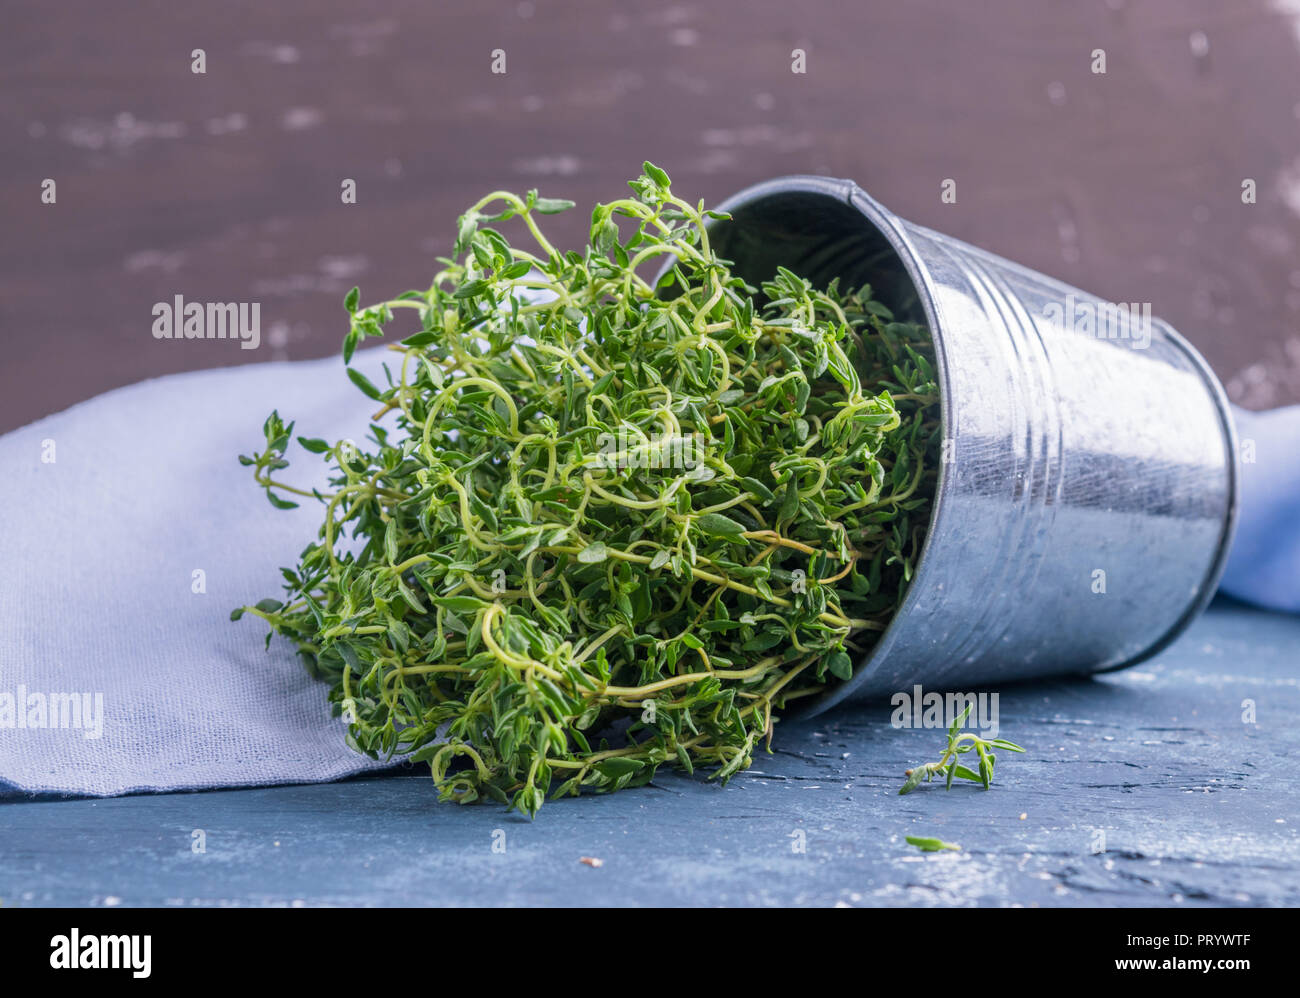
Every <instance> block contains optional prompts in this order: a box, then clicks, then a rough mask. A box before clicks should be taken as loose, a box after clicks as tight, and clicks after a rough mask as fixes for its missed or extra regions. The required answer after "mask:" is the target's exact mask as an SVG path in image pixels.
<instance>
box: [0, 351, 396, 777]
mask: <svg viewBox="0 0 1300 998" xmlns="http://www.w3.org/2000/svg"><path fill="white" fill-rule="evenodd" d="M386 356H392V355H391V354H389V353H388V351H386V350H382V349H378V350H369V351H363V352H361V353H358V354H357V356H356V358H355V359H354V364H355V366H357V367H359V368H361V369H362V370H363V371H365V372H366V373H367V374H368V375H370V377H371V379H372V380H374V381H375V382H376V383H377V384H384V383H385V382H384V381H383V372H382V369H381V367H380V362H382V361H383V360H384V359H385V357H386ZM275 408H278V409H279V411H280V413H281V415H282V416H284V417H285V419H286V420H287V419H296V420H297V421H298V426H297V429H296V431H295V433H296V434H302V435H303V436H312V437H326V438H329V439H331V440H337V439H341V438H345V437H347V438H352V439H356V440H361V439H362V438H363V437H364V435H365V432H366V426H367V416H368V415H369V413H370V412H371V411H373V410H374V409H375V408H376V406H375V403H373V402H371V401H370V400H368V399H367V398H365V397H364V396H363V395H362V394H361V393H360V392H359V391H357V389H356V388H355V387H354V386H353V385H352V383H351V382H350V381H348V379H347V377H346V376H345V374H344V369H343V364H342V361H341V360H340V358H339V357H338V356H335V357H333V358H329V359H326V360H321V361H308V362H299V363H268V364H256V365H246V366H242V367H231V368H224V369H219V370H211V371H201V372H196V373H192V374H180V375H173V376H170V377H165V378H159V379H157V380H153V381H147V382H144V383H142V384H137V385H131V386H130V387H127V388H122V389H119V390H117V391H113V392H109V393H108V394H106V395H102V396H100V397H98V398H94V399H91V400H90V401H88V402H84V403H82V404H81V405H77V406H75V407H73V408H72V409H69V410H67V411H66V412H62V413H59V414H58V415H55V416H50V417H49V418H47V419H42V420H40V421H39V422H37V423H33V424H32V425H30V426H26V427H24V428H22V429H20V430H15V431H14V432H12V433H9V434H6V435H5V436H3V437H0V471H2V472H3V474H0V508H3V509H5V510H6V511H7V516H6V520H7V524H6V526H5V527H4V528H3V529H2V530H0V790H8V791H14V790H21V791H33V792H40V791H45V792H66V793H75V794H90V795H109V794H121V793H127V792H129V791H140V790H184V789H194V788H199V787H231V786H251V785H264V784H273V783H309V782H316V781H323V780H331V779H335V778H338V777H341V776H345V775H348V774H351V773H357V772H360V771H362V770H366V769H372V768H375V767H377V766H378V765H380V764H379V763H375V762H372V761H371V760H369V759H367V758H366V757H365V756H362V755H359V754H357V753H356V752H354V751H352V750H351V749H349V748H348V747H347V746H346V745H345V744H344V740H343V738H344V733H345V732H344V722H343V721H342V720H341V719H338V718H334V717H332V716H331V715H330V711H329V706H328V703H327V701H326V687H325V686H324V685H323V684H321V683H319V682H316V681H314V680H312V679H311V678H310V677H309V676H308V675H307V673H306V671H305V670H304V669H303V667H302V666H301V664H300V663H299V662H298V661H297V659H296V658H295V656H294V654H293V652H292V649H291V647H290V646H289V645H288V643H287V642H285V641H283V640H281V639H279V638H276V639H274V640H272V642H271V647H270V650H269V651H268V650H267V649H266V648H265V647H264V641H265V635H266V626H265V624H264V623H263V622H262V621H261V620H259V619H257V618H255V617H252V616H251V615H250V616H246V617H245V618H244V619H243V620H241V621H238V622H232V621H231V620H230V611H231V610H232V609H233V608H234V607H236V606H242V605H244V604H246V603H255V602H257V601H258V600H259V599H263V598H265V597H268V596H270V597H280V596H281V595H282V591H281V588H280V586H281V582H282V580H281V577H280V571H279V568H280V566H281V565H293V564H295V560H296V556H297V554H298V553H299V552H300V551H301V550H302V549H303V547H304V546H306V544H307V543H308V542H309V541H310V540H311V539H312V537H314V536H315V531H316V529H317V527H318V526H319V525H320V522H321V519H322V512H321V509H320V506H319V504H317V503H315V502H312V501H310V500H307V501H305V502H304V503H303V504H302V505H301V506H300V507H299V508H298V509H295V510H276V509H273V508H272V507H271V505H270V504H269V503H268V502H267V500H266V497H265V495H264V494H263V493H262V491H261V490H260V489H259V488H258V487H257V486H256V485H255V484H254V482H253V479H252V475H251V473H250V470H249V469H248V468H244V467H242V466H241V465H240V464H239V463H238V460H237V456H238V455H239V454H251V453H252V452H253V451H254V450H255V449H261V447H262V446H263V438H262V421H263V420H264V419H265V418H266V416H267V414H268V413H269V412H270V411H271V410H272V409H275ZM290 457H291V459H292V460H293V462H294V463H293V466H291V467H290V468H289V469H288V470H287V471H285V472H283V473H282V474H283V475H286V476H289V477H290V478H292V479H293V480H294V481H295V483H296V482H307V483H308V484H309V485H317V486H324V484H325V480H326V468H325V464H324V461H323V460H322V459H321V458H319V457H316V456H314V455H309V454H307V452H306V451H304V450H302V449H301V448H300V447H298V446H297V444H296V443H295V444H294V445H293V446H292V448H291V449H290ZM198 572H201V573H202V575H201V576H199V575H196V573H198ZM200 583H201V584H200ZM196 589H201V590H205V591H200V592H196V591H195V590H196Z"/></svg>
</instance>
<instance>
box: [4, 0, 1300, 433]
mask: <svg viewBox="0 0 1300 998" xmlns="http://www.w3.org/2000/svg"><path fill="white" fill-rule="evenodd" d="M2 20H3V25H2V26H0V135H2V138H0V215H2V219H3V227H2V229H0V232H2V235H0V430H5V429H11V428H13V427H15V426H19V425H22V424H23V423H26V422H28V421H30V420H32V419H35V418H37V417H39V416H42V415H45V414H47V413H50V412H54V411H57V410H59V409H62V408H64V407H66V406H68V405H70V404H72V403H74V402H77V401H79V400H81V399H85V398H88V397H89V396H91V395H94V394H97V393H99V392H102V391H105V390H107V389H110V388H113V387H116V386H118V385H123V384H127V383H130V382H133V381H137V380H140V379H142V378H146V377H151V376H154V375H159V374H164V373H168V372H173V371H181V370H189V369H193V368H200V367H209V366H216V365H226V364H234V363H247V362H258V361H264V360H270V359H285V358H307V357H316V356H322V355H325V354H329V353H332V352H334V351H335V350H337V348H338V345H339V342H340V339H341V337H342V334H343V332H344V324H343V321H342V319H343V312H342V309H341V305H340V302H341V299H342V297H343V295H344V293H345V292H346V291H347V289H348V288H350V287H351V286H352V285H353V284H360V285H361V288H362V297H363V300H369V299H376V298H379V297H381V296H388V295H389V294H391V293H393V292H396V291H400V290H404V289H406V288H408V287H422V286H426V285H427V284H428V281H429V277H430V275H431V273H432V271H433V269H434V257H435V256H436V255H439V254H442V253H445V252H446V251H447V250H448V248H449V245H450V241H451V238H452V234H453V226H454V220H455V216H456V215H457V214H458V213H459V212H460V211H461V210H462V209H463V208H464V207H465V206H466V205H467V204H469V203H470V202H471V201H472V200H474V199H475V198H476V197H477V196H478V195H480V194H482V193H485V192H487V191H488V190H492V189H495V188H498V187H506V188H512V189H517V190H523V189H526V188H528V187H533V186H536V187H539V188H541V189H542V192H543V193H544V194H548V195H553V196H562V197H569V198H572V199H574V200H576V201H577V202H579V205H580V206H582V209H583V210H581V211H579V212H575V213H574V214H573V217H568V218H566V217H564V216H561V217H560V218H558V219H555V220H554V221H553V225H552V228H553V230H554V231H555V233H556V236H557V239H558V241H560V242H561V243H563V244H566V245H570V246H571V245H573V244H574V243H575V241H576V240H578V239H579V238H580V237H581V235H582V232H583V230H584V222H585V219H586V215H587V211H586V209H589V207H590V204H591V203H592V202H593V201H595V200H598V199H609V198H610V197H613V196H616V195H618V194H620V193H621V192H622V191H623V190H624V189H625V188H624V186H623V185H624V182H625V181H626V180H627V179H628V178H630V177H632V176H633V175H635V173H636V172H637V170H638V167H639V164H640V162H641V160H642V159H646V158H649V159H652V160H654V161H655V162H657V163H658V164H659V165H661V166H663V167H664V168H665V169H667V170H668V171H669V173H671V174H672V176H673V180H674V187H675V189H677V190H678V191H679V192H680V193H685V194H688V195H692V196H699V197H704V198H706V199H708V200H711V201H716V200H718V199H720V198H722V197H724V196H725V195H727V194H729V193H731V192H732V191H734V190H736V189H738V188H740V187H743V186H745V185H747V184H750V183H752V182H754V181H757V180H760V179H763V178H767V177H771V176H775V175H779V174H784V173H799V172H811V173H824V174H832V175H836V176H847V177H852V178H854V179H855V180H857V181H858V182H859V183H860V184H862V185H863V186H864V187H866V188H867V189H868V190H869V191H870V192H871V193H872V194H874V195H875V196H876V197H877V198H878V199H880V200H881V201H882V202H884V203H885V204H886V205H887V206H889V207H890V208H892V209H894V210H895V211H897V212H898V213H899V214H901V215H903V216H905V217H907V218H910V219H912V220H914V221H917V222H921V223H923V224H926V225H929V226H931V227H933V228H937V229H941V230H943V231H945V232H949V233H951V234H953V235H956V236H959V237H961V238H963V239H966V240H968V241H970V242H974V243H977V244H979V245H981V246H985V247H987V248H989V249H991V250H993V251H995V252H998V253H1001V254H1003V255H1005V256H1008V257H1011V258H1013V259H1016V260H1018V261H1020V262H1023V263H1025V264H1028V265H1029V266H1031V267H1034V268H1036V269H1038V270H1041V271H1044V272H1046V273H1049V274H1051V275H1053V276H1056V277H1059V278H1061V279H1064V280H1066V281H1069V282H1070V283H1073V284H1076V285H1079V286H1081V287H1083V288H1086V289H1088V290H1089V291H1092V292H1094V293H1096V294H1099V295H1101V296H1103V297H1105V298H1108V299H1110V300H1116V301H1150V302H1152V303H1153V308H1154V310H1155V312H1156V313H1157V314H1159V315H1162V316H1164V317H1165V318H1167V319H1169V320H1170V321H1171V322H1173V324H1174V325H1175V326H1176V327H1178V329H1179V330H1180V331H1182V332H1183V333H1184V334H1185V335H1186V336H1188V337H1189V338H1190V339H1191V340H1192V341H1193V342H1194V343H1195V344H1196V345H1197V346H1198V347H1199V348H1200V349H1201V350H1202V351H1203V352H1204V353H1205V354H1206V355H1207V357H1208V358H1209V360H1210V362H1211V363H1212V364H1213V366H1214V367H1215V369H1216V370H1217V371H1218V373H1219V374H1220V376H1221V377H1223V378H1224V380H1225V381H1226V382H1227V383H1228V386H1229V391H1230V394H1231V395H1232V396H1233V398H1234V400H1236V401H1239V402H1242V403H1244V404H1246V405H1248V406H1251V407H1256V408H1258V407H1264V406H1270V405H1277V404H1282V403H1285V402H1295V401H1300V330H1298V322H1297V320H1298V318H1300V254H1298V252H1297V245H1298V243H1300V0H1232V2H1227V0H1181V2H1180V0H1068V2H1067V0H981V2H978V3H973V2H966V0H957V2H936V0H927V2H918V0H911V2H908V3H897V2H892V0H891V2H874V0H872V2H856V3H850V2H845V0H838V2H836V0H816V2H813V0H803V2H799V3H788V2H784V0H755V2H748V3H744V4H740V3H719V2H714V3H709V4H704V3H674V4H666V3H656V2H643V3H618V4H614V3H608V2H607V3H594V2H577V3H564V4H560V3H546V2H540V0H539V2H536V3H532V2H524V3H517V2H510V3H500V2H480V3H470V2H460V3H451V2H438V3H434V2H415V0H408V2H396V3H379V2H367V3H360V2H343V0H328V2H313V3H305V2H303V3H269V2H248V0H237V2H231V0H224V2H222V3H204V4H199V3H190V2H186V3H181V2H171V3H161V2H159V3H116V2H109V0H74V2H63V3H56V2H42V3H26V2H22V3H14V2H10V3H7V4H6V5H5V10H4V17H3V19H2ZM195 48H202V49H204V50H205V51H206V54H207V73H206V74H205V75H195V74H193V73H192V72H191V71H190V62H191V55H190V53H191V50H193V49H195ZM795 48H802V49H805V50H806V52H807V72H806V74H803V75H796V74H794V73H792V72H791V52H792V50H793V49H795ZM494 49H504V50H505V52H506V58H507V72H506V73H505V74H504V75H494V74H493V73H492V72H491V58H492V55H491V53H492V51H493V50H494ZM1094 49H1104V50H1105V53H1106V69H1107V72H1106V73H1105V75H1097V74H1093V73H1092V72H1091V71H1090V65H1091V63H1092V52H1093V50H1094ZM45 178H52V179H54V180H56V182H57V192H58V201H57V204H55V205H42V204H41V203H40V188H41V182H42V180H43V179H45ZM344 178H353V179H355V180H356V181H357V184H358V188H359V203H358V204H356V205H349V206H345V205H343V204H341V202H340V197H339V194H340V183H341V181H342V180H343V179H344ZM945 178H953V179H955V180H956V182H957V194H958V201H957V204H955V205H945V204H942V203H941V202H940V197H939V194H940V184H941V182H942V181H943V180H944V179H945ZM1246 178H1251V179H1253V180H1255V181H1256V183H1257V185H1258V203H1256V204H1254V205H1245V204H1243V203H1242V200H1241V184H1242V181H1243V180H1244V179H1246ZM176 294H182V295H184V296H185V297H186V298H187V299H189V300H196V301H209V300H211V301H260V302H261V303H262V338H263V345H262V348H261V349H259V350H256V351H241V350H240V349H239V348H238V344H237V343H234V342H218V341H211V342H196V341H181V342H166V341H156V340H154V339H153V338H152V336H151V334H150V324H151V321H152V316H151V308H152V305H153V303H154V302H157V301H170V300H171V299H172V297H173V296H174V295H176Z"/></svg>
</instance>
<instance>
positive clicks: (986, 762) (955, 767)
mask: <svg viewBox="0 0 1300 998" xmlns="http://www.w3.org/2000/svg"><path fill="white" fill-rule="evenodd" d="M970 712H971V705H969V704H968V705H967V707H966V709H965V710H964V711H962V712H961V716H959V717H957V718H954V719H953V722H952V724H951V725H949V726H948V746H947V747H946V748H945V749H944V750H943V755H941V756H940V757H939V761H938V762H927V763H925V764H923V765H920V766H917V767H915V768H914V769H909V770H907V771H906V772H905V773H904V775H905V776H906V777H907V780H906V782H905V783H904V784H903V785H902V787H900V788H899V791H898V792H899V794H910V793H911V792H912V791H913V790H915V789H916V788H917V787H919V786H920V785H921V783H922V781H924V782H926V783H928V782H929V781H930V780H932V779H934V778H935V777H936V776H940V775H942V776H943V777H944V789H946V790H951V789H952V781H953V780H954V779H957V778H960V779H963V780H971V781H973V782H975V783H979V784H982V785H983V787H984V789H985V790H987V789H988V788H989V784H990V783H992V781H993V765H994V763H996V762H997V755H996V754H995V753H994V751H993V750H994V749H1005V750H1006V751H1008V752H1023V751H1024V749H1022V748H1021V747H1020V746H1019V745H1017V744H1016V743H1015V742H1009V741H1007V740H1006V739H1005V738H990V739H984V738H981V737H980V736H979V735H977V734H974V733H973V732H970V731H967V732H964V733H959V732H961V728H962V725H964V724H965V723H966V719H967V718H968V717H969V716H970ZM969 752H974V753H976V754H977V755H978V756H979V768H978V771H975V770H972V769H970V768H969V767H968V766H963V765H962V764H961V763H960V762H958V761H957V760H958V757H960V756H963V755H966V754H967V753H969Z"/></svg>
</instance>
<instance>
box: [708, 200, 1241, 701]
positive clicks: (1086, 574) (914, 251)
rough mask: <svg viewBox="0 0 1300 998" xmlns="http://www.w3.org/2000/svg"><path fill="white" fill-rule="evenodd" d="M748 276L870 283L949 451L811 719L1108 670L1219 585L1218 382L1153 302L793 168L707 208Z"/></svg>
mask: <svg viewBox="0 0 1300 998" xmlns="http://www.w3.org/2000/svg"><path fill="white" fill-rule="evenodd" d="M718 207H719V209H720V210H722V211H727V212H730V213H731V216H732V217H731V219H729V220H719V221H717V222H716V223H714V225H713V226H712V227H711V229H710V237H711V240H712V242H713V245H714V247H715V248H716V249H717V251H718V253H719V254H720V255H721V256H723V257H725V258H728V259H730V260H732V261H734V264H735V266H734V268H733V269H734V272H735V273H737V274H738V275H740V276H741V277H743V278H744V279H745V280H746V281H748V282H749V283H750V284H752V285H755V286H758V285H759V284H760V283H761V282H762V281H764V280H767V279H769V278H770V277H772V276H773V275H774V274H775V272H776V268H777V267H778V266H784V267H788V268H789V269H790V270H793V271H794V272H795V273H797V274H799V275H800V276H802V277H805V278H807V279H809V280H811V281H813V283H814V284H819V285H825V284H826V283H827V282H828V281H830V280H831V279H832V278H836V277H838V278H840V281H841V286H843V287H854V286H857V285H860V284H863V283H869V284H871V285H872V287H873V289H874V294H875V297H876V298H878V299H879V300H881V301H883V302H884V303H885V304H886V305H888V306H889V307H890V308H891V309H893V310H894V312H895V313H896V314H897V315H899V316H900V317H902V318H906V319H908V320H909V321H917V322H924V323H925V324H926V325H927V326H928V327H929V329H930V331H931V334H932V336H933V338H934V348H935V356H936V368H937V378H938V383H939V391H940V404H941V408H942V421H943V433H944V460H943V463H942V465H941V467H940V468H939V476H938V484H937V486H936V489H935V496H934V505H933V509H932V512H931V521H930V529H929V533H928V536H927V539H926V542H925V547H924V550H923V553H922V555H921V558H920V561H919V564H918V566H917V571H916V575H915V577H914V578H913V580H912V583H911V585H910V587H909V589H908V591H907V595H906V598H905V600H904V601H903V603H902V605H901V607H900V608H899V610H898V612H897V614H896V615H895V617H894V619H893V621H892V622H891V624H890V625H889V627H888V628H887V629H886V630H885V632H884V633H883V635H882V636H881V638H880V640H879V642H878V643H877V644H876V645H875V647H874V648H873V649H872V650H871V652H870V653H869V655H868V657H867V659H866V661H865V662H863V663H861V664H859V666H858V668H857V669H856V670H855V672H854V674H853V678H852V679H851V680H849V681H848V682H846V683H843V684H841V685H839V686H838V687H836V688H835V689H833V690H832V691H830V692H828V693H827V694H826V695H824V696H823V697H820V698H819V699H818V700H816V701H815V702H813V703H811V704H809V705H808V707H807V708H805V710H806V711H809V712H812V713H817V712H820V711H822V710H825V709H826V708H828V707H830V706H832V705H833V704H835V703H838V702H839V701H841V700H843V699H845V698H847V697H858V696H876V695H881V694H885V693H890V692H893V691H897V690H903V689H909V688H911V687H912V686H913V685H914V684H918V683H919V684H924V685H925V686H926V687H930V688H933V689H949V690H953V689H972V688H979V687H987V686H991V685H997V684H999V683H1003V682H1009V681H1015V680H1023V679H1030V678H1035V677H1041V676H1051V675H1060V674H1068V673H1076V674H1077V673H1092V672H1099V671H1103V670H1108V669H1119V668H1123V667H1125V666H1128V665H1132V664H1134V663H1135V662H1139V661H1141V660H1143V659H1145V658H1147V657H1149V656H1151V655H1154V654H1155V653H1156V652H1158V651H1160V650H1161V649H1162V648H1164V647H1165V646H1166V645H1168V644H1169V643H1170V642H1171V641H1173V640H1174V639H1175V638H1176V637H1177V636H1178V635H1179V634H1180V633H1181V632H1182V631H1183V630H1184V628H1186V627H1187V625H1188V624H1189V623H1190V622H1191V621H1192V620H1193V619H1194V618H1195V617H1196V616H1197V614H1199V613H1200V612H1201V610H1202V609H1203V608H1204V607H1205V604H1206V603H1207V602H1208V601H1209V599H1210V597H1211V596H1212V595H1213V593H1214V590H1215V587H1216V585H1217V583H1218V578H1219V575H1220V573H1221V572H1222V570H1223V566H1224V562H1225V560H1226V557H1227V553H1228V549H1229V546H1230V544H1231V540H1232V531H1233V526H1234V522H1235V518H1236V507H1237V476H1236V465H1235V455H1236V451H1237V449H1236V439H1235V436H1234V431H1233V428H1232V421H1231V418H1230V415H1229V410H1228V403H1227V398H1226V396H1225V395H1224V392H1223V388H1222V386H1221V385H1220V384H1219V382H1218V380H1217V379H1216V378H1215V376H1214V374H1213V373H1212V372H1211V371H1210V369H1209V367H1208V366H1207V365H1206V363H1205V361H1204V360H1203V359H1202V358H1201V356H1200V354H1198V353H1197V352H1196V350H1195V349H1193V348H1192V346H1191V345H1190V344H1188V343H1187V341H1186V340H1184V339H1183V338H1182V337H1181V336H1180V335H1179V334H1178V333H1177V332H1176V331H1175V330H1174V329H1173V328H1172V327H1171V326H1170V325H1169V324H1168V323H1166V322H1164V321H1163V320H1161V319H1157V318H1152V317H1151V316H1150V312H1149V308H1147V309H1142V308H1140V307H1139V308H1134V307H1120V306H1117V305H1116V304H1113V303H1108V302H1104V301H1102V300H1101V299H1098V298H1096V297H1095V296H1093V295H1089V294H1087V293H1086V292H1083V291H1080V290H1078V289H1076V288H1072V287H1070V286H1068V285H1066V284H1063V283H1061V282H1060V281H1056V280H1053V279H1051V278H1049V277H1044V276H1043V275H1041V274H1038V273H1035V272H1034V271H1032V270H1029V269H1028V268H1025V267H1021V266H1019V265H1018V264H1014V263H1011V262H1010V261H1007V260H1004V259H1002V258H1000V257H997V256H995V255H993V254H991V253H987V252H985V251H983V250H980V249H977V248H975V247H974V246H970V245H968V244H966V243H963V242H961V241H959V240H957V239H953V238H951V237H949V236H945V235H942V234H941V233H938V232H934V231H931V230H930V229H926V228H923V227H921V226H919V225H913V224H912V223H910V222H906V221H904V220H902V219H900V218H899V217H898V216H896V215H894V214H893V213H892V212H890V211H889V210H888V209H886V208H884V207H883V206H881V205H880V204H879V203H878V202H876V201H875V200H873V199H872V198H871V197H870V196H868V195H867V193H866V192H865V191H863V190H862V189H861V188H860V187H858V186H857V185H856V184H854V183H853V182H852V181H848V180H834V179H830V178H826V177H813V176H798V177H786V178H781V179H778V180H773V181H769V182H766V183H763V184H759V185H757V186H754V187H751V188H748V189H747V190H744V191H742V192H740V193H739V194H737V195H735V196H733V197H731V198H729V199H728V200H727V201H725V202H724V203H723V204H721V205H719V206H718Z"/></svg>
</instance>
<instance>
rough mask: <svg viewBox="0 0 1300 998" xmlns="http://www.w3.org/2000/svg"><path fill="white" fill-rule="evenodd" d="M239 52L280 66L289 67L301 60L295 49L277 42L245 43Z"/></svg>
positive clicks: (300, 55)
mask: <svg viewBox="0 0 1300 998" xmlns="http://www.w3.org/2000/svg"><path fill="white" fill-rule="evenodd" d="M239 50H240V51H241V52H243V53H244V54H246V55H251V56H253V57H254V58H257V59H265V60H266V61H267V62H271V63H275V64H276V65H280V66H291V65H293V64H294V63H296V62H297V61H298V60H299V59H301V58H302V54H301V53H300V52H299V51H298V49H297V48H295V47H294V46H292V45H286V44H283V43H279V42H245V43H244V44H243V45H241V46H240V47H239Z"/></svg>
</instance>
